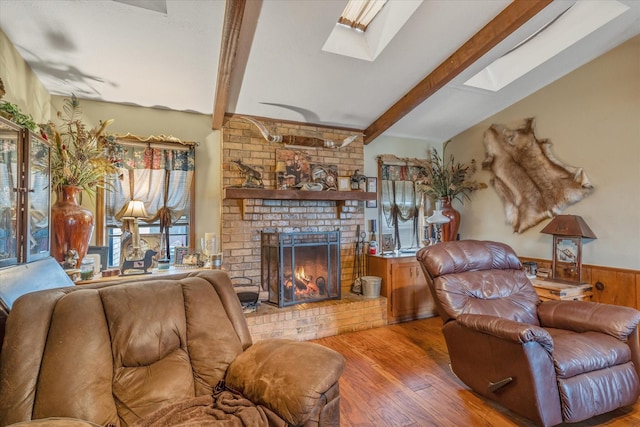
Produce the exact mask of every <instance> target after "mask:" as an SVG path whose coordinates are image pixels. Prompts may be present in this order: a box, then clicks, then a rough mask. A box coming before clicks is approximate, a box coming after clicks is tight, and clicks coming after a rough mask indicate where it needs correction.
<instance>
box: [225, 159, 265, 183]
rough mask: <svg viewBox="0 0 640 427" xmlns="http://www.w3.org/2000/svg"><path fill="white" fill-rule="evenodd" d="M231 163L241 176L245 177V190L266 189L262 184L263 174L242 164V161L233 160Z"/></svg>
mask: <svg viewBox="0 0 640 427" xmlns="http://www.w3.org/2000/svg"><path fill="white" fill-rule="evenodd" d="M231 163H233V164H234V165H235V167H236V168H237V169H238V170H239V171H240V175H242V176H244V177H245V181H244V182H243V183H242V187H245V188H264V183H263V182H262V174H261V173H260V172H258V171H257V170H255V169H254V168H252V167H251V166H247V165H245V164H244V163H242V160H231Z"/></svg>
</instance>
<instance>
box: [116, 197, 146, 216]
mask: <svg viewBox="0 0 640 427" xmlns="http://www.w3.org/2000/svg"><path fill="white" fill-rule="evenodd" d="M147 216H148V214H147V211H146V209H145V208H144V202H142V200H131V201H130V202H129V203H128V204H127V208H126V209H125V211H124V213H123V214H122V218H146V217H147Z"/></svg>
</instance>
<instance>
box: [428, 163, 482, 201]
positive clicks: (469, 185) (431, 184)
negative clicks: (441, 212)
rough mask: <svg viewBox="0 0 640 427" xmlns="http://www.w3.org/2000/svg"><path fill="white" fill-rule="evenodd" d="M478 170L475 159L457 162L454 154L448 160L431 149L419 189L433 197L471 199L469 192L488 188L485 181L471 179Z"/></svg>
mask: <svg viewBox="0 0 640 427" xmlns="http://www.w3.org/2000/svg"><path fill="white" fill-rule="evenodd" d="M475 172H476V162H475V159H471V161H470V162H468V163H460V162H456V161H455V159H454V158H453V155H452V156H450V157H449V161H448V162H446V163H445V162H444V159H443V158H441V157H440V155H439V154H438V152H437V151H435V150H431V152H430V154H429V160H428V161H427V162H426V164H425V166H424V169H423V179H421V180H420V181H419V182H418V186H417V188H418V191H419V192H422V193H424V194H426V195H427V196H429V197H432V198H435V199H437V198H441V197H447V198H449V200H453V199H457V200H459V201H460V202H461V203H462V202H464V200H463V199H467V200H471V199H470V198H469V194H470V193H471V192H473V191H476V190H479V189H482V188H487V184H485V183H484V182H478V181H474V180H471V179H470V177H471V176H472V175H473V174H474V173H475Z"/></svg>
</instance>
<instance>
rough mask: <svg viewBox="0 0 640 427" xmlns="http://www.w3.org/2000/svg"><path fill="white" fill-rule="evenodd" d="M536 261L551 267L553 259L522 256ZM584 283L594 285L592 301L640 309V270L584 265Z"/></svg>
mask: <svg viewBox="0 0 640 427" xmlns="http://www.w3.org/2000/svg"><path fill="white" fill-rule="evenodd" d="M521 260H522V261H535V262H537V263H538V268H540V267H542V268H549V269H550V268H551V261H550V260H545V259H537V258H525V257H522V258H521ZM582 277H583V280H582V281H583V282H584V283H589V284H591V285H592V286H593V296H592V299H591V300H592V301H595V302H602V303H606V304H615V305H623V306H626V307H633V308H636V309H640V271H638V270H628V269H623V268H615V267H603V266H598V265H584V264H583V265H582Z"/></svg>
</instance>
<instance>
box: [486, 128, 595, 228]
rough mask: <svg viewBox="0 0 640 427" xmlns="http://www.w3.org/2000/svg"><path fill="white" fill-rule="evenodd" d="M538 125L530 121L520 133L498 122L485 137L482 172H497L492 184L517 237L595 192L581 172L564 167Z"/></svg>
mask: <svg viewBox="0 0 640 427" xmlns="http://www.w3.org/2000/svg"><path fill="white" fill-rule="evenodd" d="M533 123H534V119H532V118H530V119H527V120H526V121H525V124H524V126H522V127H520V128H518V129H515V130H513V129H508V128H507V127H505V126H503V125H498V124H494V125H491V126H490V127H489V129H487V131H485V133H484V147H485V153H486V158H485V159H484V161H483V162H482V168H483V169H485V170H489V171H491V172H492V175H493V176H492V178H491V181H490V183H491V185H492V186H493V188H494V189H495V190H496V192H497V193H498V196H499V197H500V199H502V202H503V204H504V210H505V215H506V220H507V222H508V223H509V224H511V225H513V231H514V232H518V233H522V232H523V231H525V230H527V229H528V228H531V227H533V226H534V225H536V224H538V223H539V222H540V221H542V220H543V219H545V218H551V217H554V216H556V215H558V214H559V213H561V212H562V210H563V209H564V208H565V207H567V206H569V205H572V204H574V203H576V202H578V201H580V200H582V198H583V197H585V196H587V195H588V194H590V193H591V192H592V191H593V186H592V185H591V183H590V182H589V178H587V175H586V173H585V172H584V170H582V168H577V167H573V166H568V165H565V164H563V163H562V162H560V161H559V160H558V159H556V158H555V156H554V155H553V153H552V152H551V142H549V141H548V140H547V139H542V140H539V139H537V138H536V137H535V134H534V131H533Z"/></svg>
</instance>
